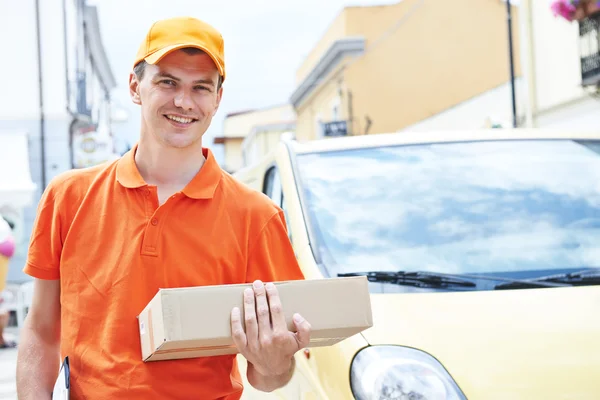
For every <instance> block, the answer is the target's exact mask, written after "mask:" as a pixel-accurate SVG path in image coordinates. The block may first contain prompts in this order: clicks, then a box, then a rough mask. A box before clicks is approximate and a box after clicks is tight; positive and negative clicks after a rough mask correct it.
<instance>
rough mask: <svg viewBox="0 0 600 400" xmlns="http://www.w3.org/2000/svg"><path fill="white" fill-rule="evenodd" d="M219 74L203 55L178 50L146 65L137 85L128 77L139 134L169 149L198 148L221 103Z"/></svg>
mask: <svg viewBox="0 0 600 400" xmlns="http://www.w3.org/2000/svg"><path fill="white" fill-rule="evenodd" d="M218 79H219V72H218V70H217V67H216V65H215V64H214V62H213V61H212V59H211V58H210V57H209V56H208V55H206V54H203V53H202V54H195V55H189V54H186V53H185V52H183V51H181V50H177V51H174V52H172V53H170V54H168V55H167V56H166V57H164V58H163V59H162V60H161V61H160V62H158V63H157V64H156V65H151V64H148V65H147V66H146V70H145V71H144V74H143V76H142V79H141V81H138V79H137V77H136V76H135V74H133V73H132V74H131V76H130V79H129V87H130V94H131V98H132V100H133V102H134V103H136V104H139V105H140V106H141V111H142V112H141V114H142V134H146V135H148V136H149V137H148V139H150V140H153V141H157V142H158V143H159V144H162V145H167V146H169V147H177V148H185V147H189V146H191V145H193V144H197V145H198V144H199V145H200V146H201V143H202V141H201V138H202V135H204V132H206V130H207V129H208V127H209V126H210V122H211V121H212V117H213V116H214V114H215V113H216V111H217V108H218V107H219V103H220V102H221V95H222V92H223V90H222V88H221V89H217V83H218Z"/></svg>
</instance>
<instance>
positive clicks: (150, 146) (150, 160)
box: [135, 137, 206, 187]
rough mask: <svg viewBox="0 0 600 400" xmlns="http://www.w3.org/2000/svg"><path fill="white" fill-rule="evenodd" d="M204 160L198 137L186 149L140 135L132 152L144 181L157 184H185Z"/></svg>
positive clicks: (194, 174) (198, 169)
mask: <svg viewBox="0 0 600 400" xmlns="http://www.w3.org/2000/svg"><path fill="white" fill-rule="evenodd" d="M205 161H206V159H205V158H204V155H203V154H202V142H201V141H200V140H199V141H198V142H197V143H194V144H193V145H192V146H189V147H186V148H174V147H168V146H165V145H162V144H157V143H154V142H152V141H151V140H147V139H146V140H144V138H143V137H142V138H141V139H140V141H139V145H138V148H137V151H136V153H135V163H136V165H137V167H138V170H139V171H140V175H142V178H144V181H146V183H148V184H149V185H156V186H160V185H162V186H174V185H177V186H181V187H183V186H185V185H187V184H188V183H189V182H190V181H191V180H192V179H193V178H194V176H196V174H197V173H198V171H200V168H202V166H203V165H204V162H205Z"/></svg>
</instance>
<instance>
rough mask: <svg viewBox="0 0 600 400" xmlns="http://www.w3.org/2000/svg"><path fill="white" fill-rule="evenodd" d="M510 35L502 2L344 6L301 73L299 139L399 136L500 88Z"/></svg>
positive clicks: (295, 99) (296, 100) (411, 0)
mask: <svg viewBox="0 0 600 400" xmlns="http://www.w3.org/2000/svg"><path fill="white" fill-rule="evenodd" d="M514 19H515V21H517V22H518V15H517V14H516V13H515V15H514ZM515 32H516V36H518V23H517V24H516V28H515ZM506 38H507V34H506V6H505V3H503V2H502V1H500V0H480V1H471V0H455V1H452V2H447V1H437V2H434V1H431V2H430V1H423V0H404V1H400V2H398V3H395V4H391V5H383V6H369V7H347V8H345V9H343V10H342V11H341V13H340V14H339V15H338V16H337V18H336V19H335V20H334V21H333V22H332V23H331V25H330V26H329V28H328V30H327V31H326V32H325V34H324V35H323V37H322V38H321V40H320V41H319V42H318V43H317V44H316V46H315V47H314V48H313V49H312V51H311V53H310V54H309V55H308V57H307V58H306V59H305V61H304V63H303V64H302V65H301V67H300V68H299V69H298V71H297V74H296V82H297V87H296V89H295V91H294V93H293V94H292V96H291V99H290V102H291V103H292V105H293V106H294V108H295V110H296V113H297V115H298V117H297V132H296V136H297V139H298V140H313V139H319V138H322V137H327V136H338V135H362V134H372V133H383V132H394V131H397V130H399V129H401V128H402V127H406V126H410V125H413V124H415V123H416V122H418V121H421V120H424V119H427V118H429V117H431V116H433V115H436V114H438V113H440V112H442V111H444V110H446V109H448V108H449V107H451V106H453V105H456V104H460V103H462V102H464V101H467V100H468V99H472V98H473V97H474V96H476V95H478V94H480V93H484V92H486V91H488V90H492V89H494V88H499V87H501V86H502V85H503V84H505V83H506V82H507V81H508V73H507V71H508V68H507V66H508V64H509V54H508V46H507V44H506ZM514 47H515V55H516V61H517V62H516V63H515V65H516V66H517V68H516V70H515V72H516V74H517V75H519V74H520V69H519V67H518V65H519V64H518V59H519V43H518V41H516V43H515V45H514Z"/></svg>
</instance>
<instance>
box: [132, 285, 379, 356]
mask: <svg viewBox="0 0 600 400" xmlns="http://www.w3.org/2000/svg"><path fill="white" fill-rule="evenodd" d="M275 285H276V286H277V289H278V291H279V296H280V298H281V303H282V306H283V311H284V314H285V318H286V321H287V324H288V329H289V330H291V331H295V328H294V323H293V321H292V316H293V315H294V313H300V314H301V315H302V316H303V317H304V318H306V320H307V321H308V322H310V324H311V326H312V331H311V342H310V344H309V346H308V347H317V346H329V345H332V344H335V343H338V342H340V341H342V340H344V339H346V338H348V337H350V336H352V335H355V334H357V333H359V332H361V331H363V330H365V329H367V328H369V327H371V326H372V325H373V318H372V315H371V301H370V296H369V291H368V281H367V278H366V277H364V276H359V277H344V278H328V279H314V280H300V281H284V282H275ZM247 287H251V284H239V285H218V286H198V287H191V288H176V289H160V290H159V291H158V293H157V294H156V296H155V297H154V298H153V299H152V300H151V301H150V302H149V303H148V305H147V306H146V308H144V310H143V311H142V312H141V313H140V315H139V316H138V322H139V331H140V339H141V348H142V359H143V360H144V361H158V360H172V359H181V358H194V357H205V356H215V355H224V354H235V353H237V349H236V347H235V345H234V344H233V339H232V337H231V310H232V309H233V308H234V307H239V308H240V310H242V321H243V317H244V314H243V310H244V308H243V292H244V289H245V288H247Z"/></svg>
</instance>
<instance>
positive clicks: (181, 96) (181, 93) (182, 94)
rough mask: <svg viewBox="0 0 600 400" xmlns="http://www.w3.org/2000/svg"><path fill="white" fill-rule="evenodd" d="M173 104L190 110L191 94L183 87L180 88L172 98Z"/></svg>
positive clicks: (191, 105) (192, 106)
mask: <svg viewBox="0 0 600 400" xmlns="http://www.w3.org/2000/svg"><path fill="white" fill-rule="evenodd" d="M173 104H174V105H175V107H178V108H182V109H184V110H186V111H191V110H193V108H194V102H193V101H192V96H190V94H189V93H188V92H187V91H186V90H185V89H180V90H178V91H177V93H176V94H175V98H174V99H173Z"/></svg>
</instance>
